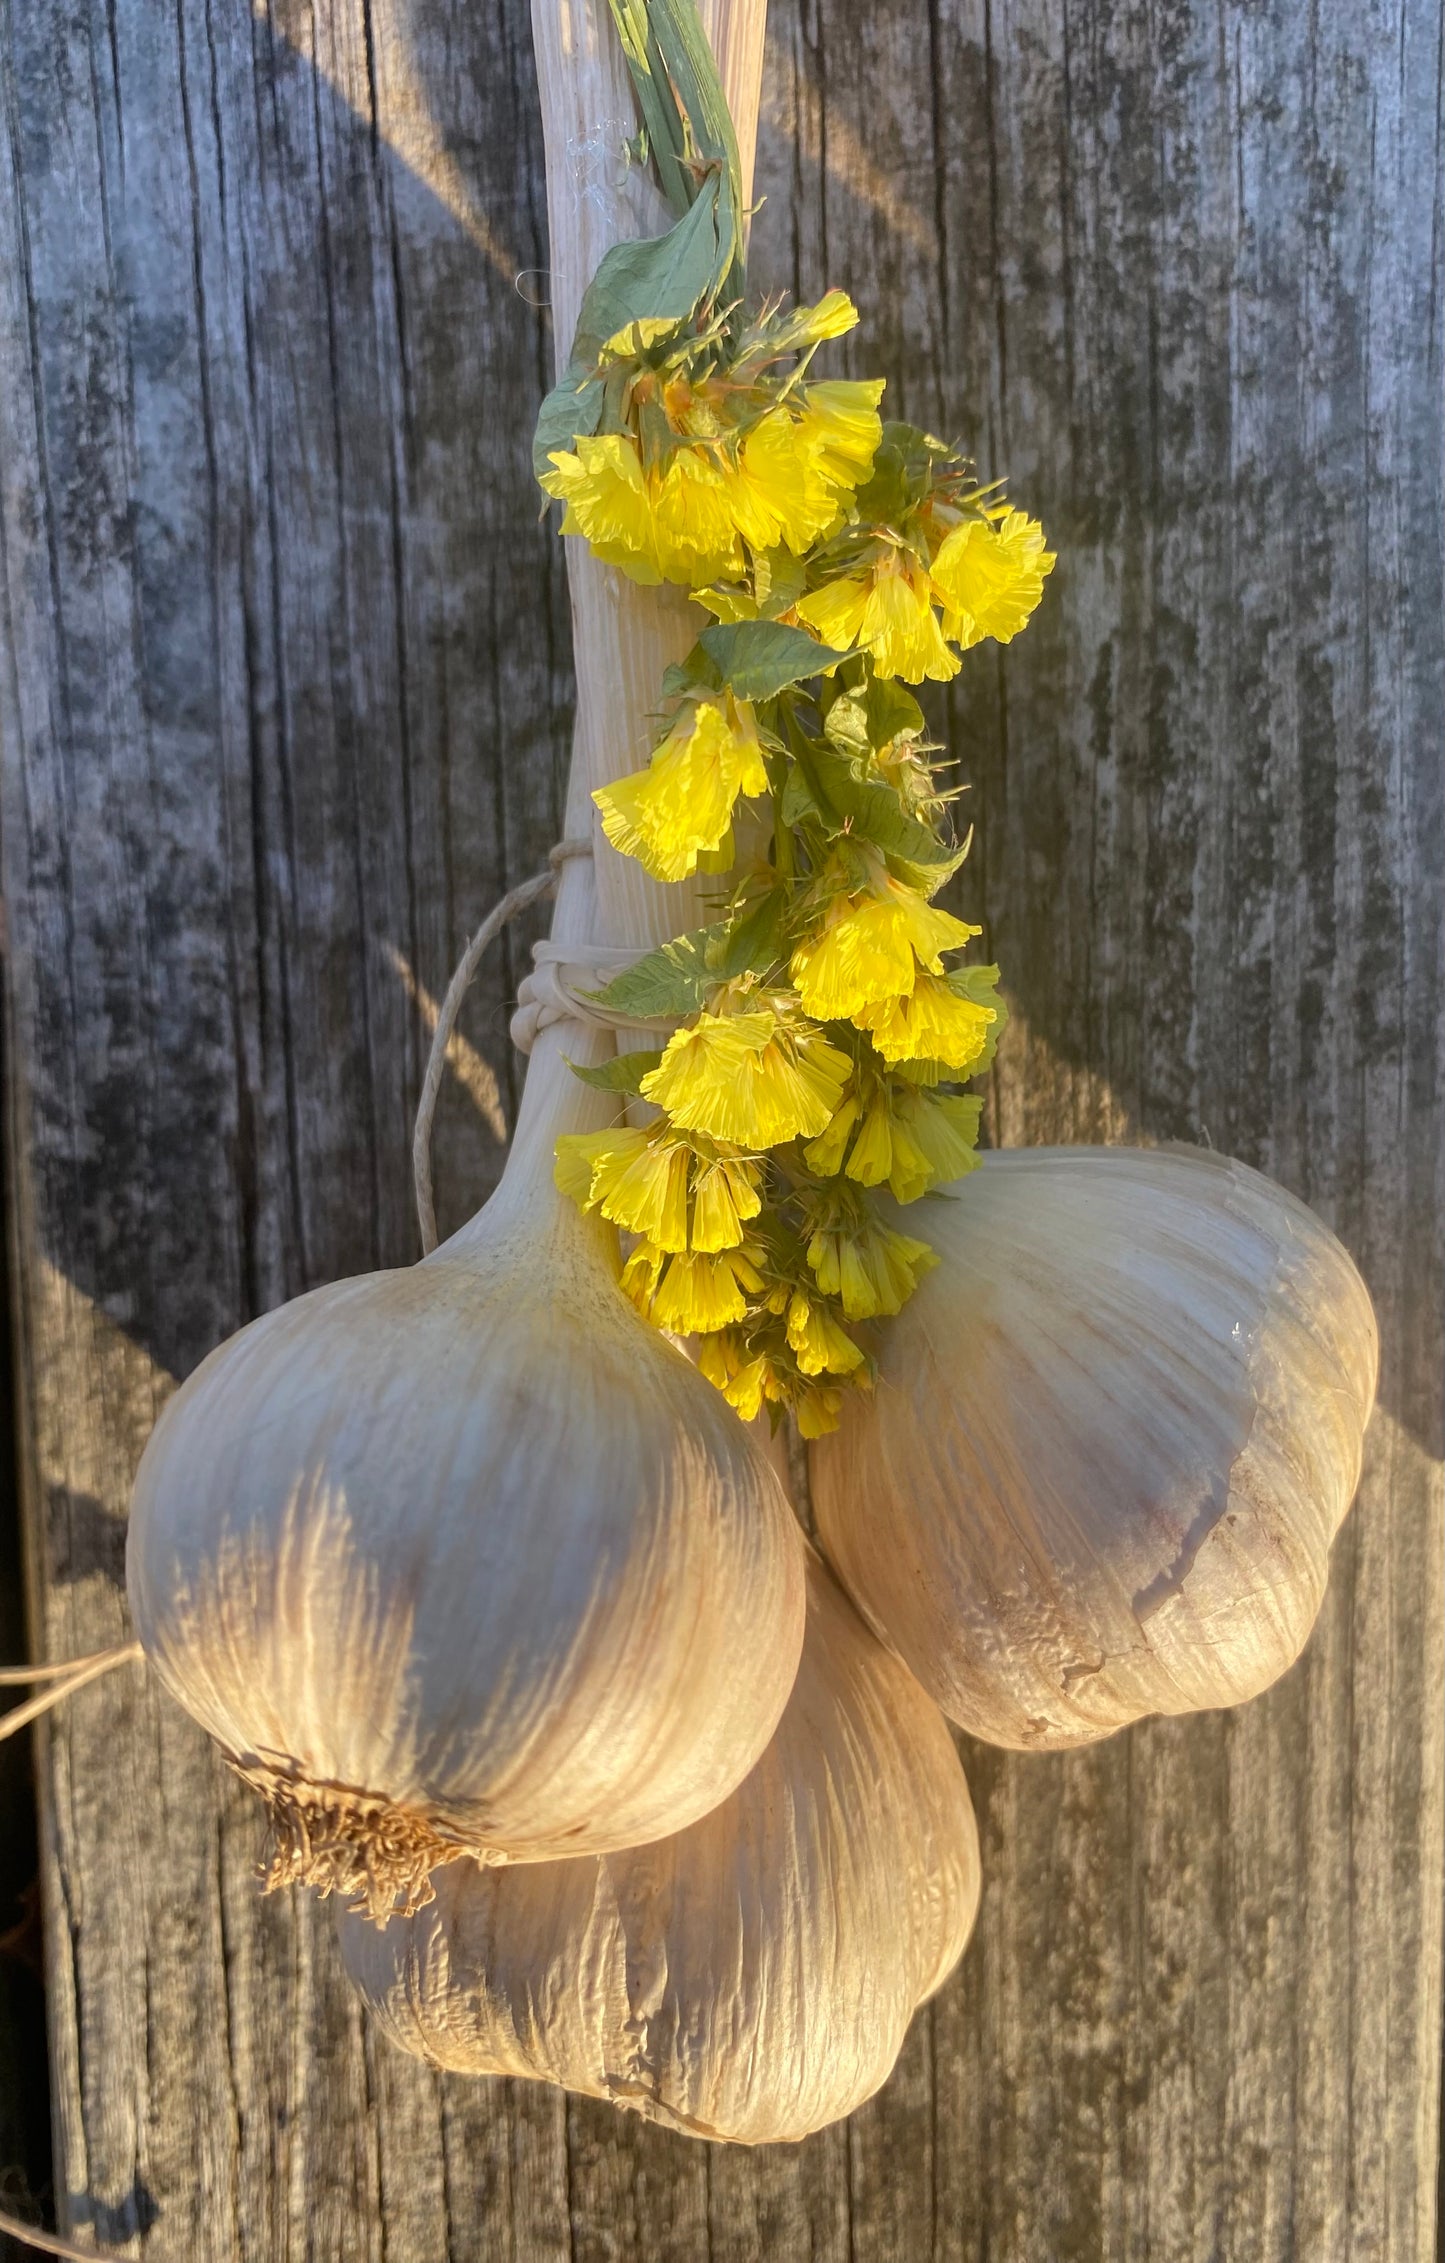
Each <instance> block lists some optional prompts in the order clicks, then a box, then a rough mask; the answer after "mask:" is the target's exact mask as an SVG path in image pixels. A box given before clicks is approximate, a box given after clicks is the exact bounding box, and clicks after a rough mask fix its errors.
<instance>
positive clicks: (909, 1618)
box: [810, 1147, 1377, 1748]
mask: <svg viewBox="0 0 1445 2263" xmlns="http://www.w3.org/2000/svg"><path fill="white" fill-rule="evenodd" d="M908 1219H909V1224H910V1229H911V1230H913V1231H917V1232H919V1233H921V1234H922V1235H923V1236H924V1238H925V1239H926V1240H928V1241H929V1242H930V1243H931V1244H932V1245H933V1246H934V1247H935V1248H936V1249H937V1251H938V1253H939V1257H940V1259H941V1263H940V1264H939V1266H938V1268H937V1270H936V1271H934V1272H933V1273H931V1274H930V1275H928V1277H927V1278H926V1279H925V1280H924V1281H923V1282H922V1284H921V1286H920V1287H919V1289H918V1291H917V1293H916V1295H915V1296H914V1297H913V1299H912V1300H911V1302H910V1303H909V1304H908V1305H906V1306H905V1308H904V1310H903V1312H902V1313H901V1314H900V1315H899V1317H898V1318H897V1319H896V1320H894V1321H892V1322H891V1323H890V1325H889V1328H888V1330H887V1332H886V1334H883V1335H880V1341H879V1378H878V1386H877V1390H876V1392H875V1394H874V1396H873V1399H872V1401H871V1403H868V1402H864V1403H861V1404H860V1405H858V1406H856V1407H854V1406H849V1408H848V1409H847V1410H846V1412H845V1415H844V1420H843V1424H842V1427H841V1429H840V1430H839V1431H838V1432H836V1433H835V1434H834V1435H833V1436H831V1437H828V1438H824V1439H822V1440H819V1441H818V1442H817V1443H816V1444H815V1445H814V1446H813V1447H812V1448H811V1450H810V1472H811V1478H812V1486H813V1497H814V1506H815V1511H816V1514H817V1519H818V1527H819V1532H820V1535H821V1538H822V1541H823V1545H824V1547H825V1548H826V1550H827V1552H828V1555H829V1558H830V1560H831V1561H832V1562H833V1564H834V1565H835V1567H836V1569H837V1570H838V1572H839V1574H840V1576H841V1577H842V1579H843V1581H844V1583H845V1585H846V1586H847V1587H848V1589H849V1591H850V1593H851V1594H852V1596H853V1598H854V1600H855V1601H856V1602H857V1603H858V1605H859V1607H860V1609H861V1610H862V1611H863V1613H864V1615H865V1616H866V1617H867V1618H868V1619H869V1621H870V1622H871V1624H872V1625H873V1626H874V1627H875V1628H876V1630H877V1631H878V1632H879V1633H880V1634H881V1635H882V1636H883V1637H884V1639H885V1640H886V1641H888V1642H889V1643H891V1644H892V1645H893V1647H894V1648H895V1649H896V1650H897V1651H898V1653H899V1655H900V1656H901V1657H903V1658H904V1659H906V1660H907V1662H908V1664H909V1665H910V1666H911V1667H912V1669H913V1671H914V1673H915V1674H917V1676H918V1678H919V1680H920V1681H921V1682H922V1683H923V1685H924V1687H925V1688H926V1689H927V1690H929V1691H930V1693H931V1694H932V1695H933V1696H934V1697H935V1698H936V1699H937V1700H938V1702H939V1704H940V1705H941V1706H942V1707H943V1709H944V1711H945V1712H946V1713H947V1714H948V1715H949V1716H950V1718H951V1719H953V1720H955V1721H957V1722H959V1723H960V1724H961V1725H962V1726H963V1727H964V1728H966V1729H967V1730H969V1731H970V1733H971V1734H973V1735H974V1736H978V1737H983V1738H986V1739H988V1740H989V1741H990V1742H992V1743H996V1744H1003V1745H1013V1746H1019V1747H1035V1748H1036V1747H1052V1746H1064V1745H1073V1744H1083V1743H1087V1742H1089V1741H1090V1740H1092V1739H1094V1738H1098V1737H1103V1736H1108V1735H1110V1734H1111V1733H1112V1732H1113V1731H1114V1730H1115V1729H1118V1728H1121V1727H1123V1726H1124V1725H1125V1723H1127V1722H1129V1721H1133V1720H1137V1719H1139V1718H1140V1717H1141V1716H1143V1715H1145V1714H1150V1713H1187V1712H1192V1711H1195V1710H1199V1709H1203V1708H1208V1707H1212V1706H1221V1705H1234V1704H1238V1703H1240V1702H1242V1701H1243V1700H1244V1699H1246V1698H1249V1697H1253V1696H1254V1695H1256V1694H1257V1692H1259V1691H1260V1690H1262V1689H1265V1688H1267V1687H1268V1685H1269V1684H1270V1683H1271V1682H1272V1681H1274V1680H1275V1679H1276V1678H1277V1676H1278V1675H1280V1674H1282V1673H1283V1672H1284V1671H1285V1669H1286V1667H1288V1666H1289V1665H1290V1664H1291V1663H1292V1662H1293V1660H1294V1659H1295V1658H1296V1657H1297V1656H1298V1655H1299V1652H1300V1650H1301V1649H1302V1648H1303V1645H1304V1642H1305V1639H1306V1637H1307V1636H1308V1634H1309V1631H1310V1628H1311V1626H1312V1625H1313V1623H1314V1619H1315V1615H1316V1613H1317V1611H1318V1609H1319V1606H1320V1601H1321V1598H1322V1596H1323V1594H1324V1587H1325V1579H1326V1574H1327V1568H1328V1557H1329V1549H1330V1543H1331V1541H1332V1539H1333V1537H1334V1534H1335V1532H1336V1530H1337V1529H1338V1527H1339V1524H1340V1522H1341V1519H1342V1518H1343V1517H1344V1514H1345V1512H1346V1510H1347V1509H1348V1507H1349V1504H1350V1501H1351V1499H1352V1497H1353V1495H1354V1491H1355V1487H1356V1484H1357V1482H1358V1479H1359V1473H1360V1458H1361V1449H1362V1438H1363V1434H1364V1429H1365V1424H1366V1422H1367V1420H1368V1418H1369V1414H1370V1408H1371V1405H1372V1403H1373V1399H1374V1391H1375V1375H1376V1362H1377V1340H1376V1330H1375V1320H1374V1314H1373V1312H1372V1310H1371V1306H1370V1300H1369V1296H1368V1293H1367V1291H1366V1289H1365V1286H1364V1283H1363V1282H1362V1281H1361V1279H1360V1276H1359V1274H1358V1273H1357V1271H1356V1270H1355V1267H1354V1265H1353V1264H1352V1262H1351V1260H1350V1258H1349V1257H1348V1255H1347V1254H1346V1252H1345V1250H1344V1249H1343V1248H1342V1246H1341V1245H1340V1243H1339V1242H1338V1241H1337V1240H1336V1239H1335V1237H1334V1235H1333V1234H1331V1233H1330V1232H1329V1231H1328V1229H1327V1228H1326V1227H1325V1226H1324V1225H1322V1224H1321V1222H1320V1220H1319V1219H1318V1218H1316V1217H1315V1216H1314V1215H1313V1214H1312V1213H1311V1212H1310V1211H1309V1210H1307V1209H1306V1208H1305V1206H1304V1204H1303V1203H1301V1202H1298V1201H1296V1200H1295V1198H1294V1197H1293V1196H1292V1195H1290V1194H1287V1193H1286V1192H1285V1191H1284V1190H1283V1188H1281V1187H1278V1186H1276V1185H1274V1184H1273V1183H1272V1182H1271V1181H1270V1180H1268V1179H1266V1178H1264V1177H1262V1176H1261V1175H1260V1174H1259V1173H1258V1172H1257V1171H1252V1170H1250V1169H1249V1168H1248V1167H1247V1166H1246V1165H1244V1164H1242V1163H1235V1162H1231V1161H1229V1160H1228V1159H1227V1158H1225V1157H1222V1156H1217V1155H1213V1154H1210V1153H1206V1152H1204V1151H1202V1150H1199V1149H1192V1148H1182V1147H1171V1148H1163V1149H1124V1148H1037V1149H1019V1150H1011V1151H1008V1152H1005V1153H995V1154H990V1155H987V1156H985V1157H984V1159H983V1166H982V1169H981V1170H979V1171H977V1172H975V1173H974V1174H973V1176H971V1177H970V1178H969V1179H968V1180H967V1181H966V1182H964V1183H962V1184H961V1185H960V1186H959V1188H958V1189H957V1191H956V1193H955V1194H954V1195H953V1196H952V1197H950V1198H946V1199H943V1200H939V1201H929V1202H927V1203H925V1204H923V1205H919V1206H917V1207H915V1208H913V1209H911V1210H910V1211H909V1213H908Z"/></svg>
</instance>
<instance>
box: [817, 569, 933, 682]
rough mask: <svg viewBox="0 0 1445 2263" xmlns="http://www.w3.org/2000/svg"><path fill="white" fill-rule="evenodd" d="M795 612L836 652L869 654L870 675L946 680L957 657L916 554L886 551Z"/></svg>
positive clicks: (831, 584) (915, 679)
mask: <svg viewBox="0 0 1445 2263" xmlns="http://www.w3.org/2000/svg"><path fill="white" fill-rule="evenodd" d="M796 610H797V615H798V619H799V620H800V621H804V622H806V624H807V626H808V627H809V628H810V629H812V630H813V632H814V634H815V635H816V636H818V637H821V639H822V641H823V642H824V643H825V644H830V645H831V646H832V647H833V649H834V650H835V651H842V650H846V649H847V648H848V647H849V646H856V647H857V648H858V650H860V651H863V652H871V653H872V655H873V670H874V674H875V675H878V676H881V677H888V678H891V677H894V676H901V677H902V678H903V680H904V682H905V683H910V684H920V683H923V682H924V681H925V680H931V681H933V682H935V683H947V681H948V679H949V677H950V676H956V675H957V673H958V656H957V654H956V653H952V652H950V651H949V649H948V646H947V645H946V644H945V643H944V641H943V632H942V630H941V629H940V628H939V625H938V620H937V617H936V615H935V613H934V610H933V589H932V585H931V583H930V581H929V578H928V573H927V570H926V569H925V568H924V567H923V566H922V565H920V563H919V562H918V560H917V559H916V558H910V557H906V556H905V555H904V554H903V553H902V552H900V551H896V550H890V551H887V552H886V553H885V554H884V555H883V556H882V557H881V558H879V559H878V560H877V561H876V562H875V563H874V564H873V566H872V567H871V568H870V569H869V571H868V572H867V574H866V575H862V576H858V575H845V576H844V577H843V578H842V579H841V580H839V581H835V582H826V583H825V584H824V585H823V587H822V588H821V589H815V590H814V591H813V592H812V594H811V595H810V596H808V597H803V598H800V599H799V600H798V604H797V608H796Z"/></svg>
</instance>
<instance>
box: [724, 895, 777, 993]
mask: <svg viewBox="0 0 1445 2263" xmlns="http://www.w3.org/2000/svg"><path fill="white" fill-rule="evenodd" d="M787 907H788V891H787V890H786V888H770V889H769V890H768V892H767V894H766V895H765V896H760V897H759V899H758V901H757V902H756V903H755V904H754V905H753V907H752V909H751V910H750V911H744V912H742V913H741V914H735V915H734V917H733V918H732V919H731V920H729V921H728V922H727V933H726V937H725V939H724V942H723V946H722V951H721V954H720V957H719V961H718V972H717V977H716V979H718V980H719V981H723V982H731V981H733V980H735V979H736V977H737V976H738V975H740V974H757V975H765V974H767V973H769V972H770V971H771V969H772V968H773V967H775V966H776V965H777V963H778V961H779V959H780V958H781V957H782V955H783V946H782V933H783V914H784V912H785V911H786V910H787Z"/></svg>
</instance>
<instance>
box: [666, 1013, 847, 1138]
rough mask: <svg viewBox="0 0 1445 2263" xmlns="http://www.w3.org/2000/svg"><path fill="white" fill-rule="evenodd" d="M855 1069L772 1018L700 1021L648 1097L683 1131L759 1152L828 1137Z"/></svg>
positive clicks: (675, 1044)
mask: <svg viewBox="0 0 1445 2263" xmlns="http://www.w3.org/2000/svg"><path fill="white" fill-rule="evenodd" d="M850 1067H851V1063H850V1062H849V1060H848V1058H847V1055H846V1054H843V1053H840V1052H838V1051H837V1049H836V1048H835V1047H834V1046H832V1045H829V1044H828V1043H827V1041H826V1039H824V1038H822V1037H821V1036H819V1035H817V1034H816V1032H814V1031H811V1030H809V1029H807V1028H806V1027H802V1026H793V1027H790V1026H789V1025H788V1024H787V1023H786V1022H785V1021H783V1020H782V1019H780V1017H779V1016H778V1015H776V1014H774V1013H772V1012H771V1011H769V1010H764V1011H763V1012H760V1013H745V1014H726V1015H718V1014H702V1015H700V1016H699V1017H698V1020H697V1021H696V1023H695V1024H694V1025H693V1026H692V1027H691V1028H690V1029H680V1030H679V1031H678V1032H677V1034H676V1036H675V1037H673V1038H671V1039H670V1040H669V1043H668V1046H667V1050H666V1051H665V1052H664V1054H663V1056H662V1059H661V1061H660V1062H659V1063H658V1065H657V1067H656V1068H655V1069H652V1070H650V1071H649V1072H648V1074H647V1075H646V1076H645V1077H644V1078H643V1080H642V1094H643V1098H644V1099H646V1100H651V1101H653V1102H654V1103H655V1104H656V1106H658V1107H659V1108H664V1109H666V1111H667V1113H668V1115H669V1116H670V1117H671V1118H672V1121H673V1122H674V1123H675V1124H676V1125H677V1126H678V1127H679V1129H680V1130H683V1131H700V1132H706V1133H707V1134H708V1136H709V1138H711V1139H722V1140H727V1141H728V1142H729V1143H730V1144H731V1145H732V1146H734V1147H744V1148H748V1149H750V1150H752V1151H754V1152H760V1151H762V1150H763V1149H765V1148H769V1147H778V1146H781V1145H782V1144H783V1143H784V1142H785V1141H787V1140H790V1139H811V1138H815V1137H816V1136H817V1134H818V1133H819V1132H820V1131H822V1129H823V1127H824V1125H825V1124H826V1123H827V1122H828V1119H829V1117H830V1116H831V1115H832V1114H833V1111H834V1109H835V1108H836V1106H837V1104H838V1094H839V1092H840V1091H841V1089H842V1087H843V1085H844V1083H845V1082H846V1080H847V1077H848V1073H849V1069H850Z"/></svg>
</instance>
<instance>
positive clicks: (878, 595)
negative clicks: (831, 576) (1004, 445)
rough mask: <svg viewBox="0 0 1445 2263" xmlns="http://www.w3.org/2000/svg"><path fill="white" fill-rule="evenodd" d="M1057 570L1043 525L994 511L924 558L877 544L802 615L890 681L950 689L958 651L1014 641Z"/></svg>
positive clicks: (808, 602) (802, 605)
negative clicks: (864, 655)
mask: <svg viewBox="0 0 1445 2263" xmlns="http://www.w3.org/2000/svg"><path fill="white" fill-rule="evenodd" d="M929 531H930V532H931V531H932V530H931V529H930V530H929ZM1053 567H1054V553H1053V552H1052V551H1051V550H1046V549H1045V548H1044V530H1043V528H1042V527H1041V526H1040V525H1039V523H1038V521H1037V519H1030V518H1026V517H1025V516H1024V513H1023V512H1022V511H1010V510H1006V509H995V510H992V511H989V512H988V513H986V515H984V516H982V517H979V518H973V519H967V520H965V521H964V522H963V523H962V524H961V525H957V526H953V527H951V528H950V529H949V530H948V532H947V533H945V534H944V535H943V536H942V539H941V540H940V541H939V543H938V547H937V549H936V550H934V551H933V552H932V554H931V555H930V556H927V557H926V559H925V558H921V557H920V556H919V555H918V554H917V551H916V550H912V549H908V548H904V547H903V546H901V545H896V546H895V545H891V544H885V545H879V546H878V547H877V550H876V555H874V556H873V557H872V558H871V559H870V560H868V562H867V563H866V564H864V565H861V566H859V567H857V568H856V569H854V570H852V571H848V572H845V573H842V574H840V575H839V576H838V578H837V580H835V581H826V582H824V583H823V585H822V586H821V588H819V589H816V590H814V591H812V593H811V594H810V595H808V596H806V597H802V598H800V599H799V600H798V604H797V608H796V612H797V618H798V619H799V620H800V621H802V622H804V623H805V624H806V626H807V627H808V628H810V629H812V630H814V631H815V633H816V634H817V635H818V636H819V637H820V638H821V639H822V641H823V643H824V644H828V645H833V646H836V647H840V648H843V649H856V650H859V651H864V652H868V653H871V654H872V657H873V665H874V668H875V669H876V671H877V673H878V674H879V675H880V676H882V677H884V678H891V677H894V676H901V677H902V678H903V680H904V682H905V683H910V684H920V683H925V682H930V681H931V682H935V683H946V682H947V681H948V679H949V677H950V676H956V675H957V673H958V669H959V653H961V652H967V651H968V650H969V648H970V647H971V646H972V645H975V644H979V643H981V642H982V641H983V639H984V638H985V637H992V638H993V640H994V642H995V643H996V644H1008V643H1010V642H1011V641H1012V640H1013V638H1014V637H1016V636H1017V635H1018V632H1019V630H1020V629H1021V628H1024V627H1026V626H1027V623H1028V619H1029V616H1030V614H1031V613H1032V612H1033V610H1034V607H1035V606H1036V605H1037V604H1038V602H1039V599H1040V598H1041V597H1042V596H1043V593H1044V579H1045V576H1046V575H1048V574H1050V573H1052V571H1053ZM955 647H956V648H957V649H953V648H955Z"/></svg>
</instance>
